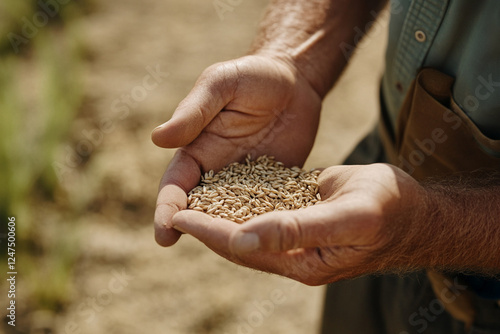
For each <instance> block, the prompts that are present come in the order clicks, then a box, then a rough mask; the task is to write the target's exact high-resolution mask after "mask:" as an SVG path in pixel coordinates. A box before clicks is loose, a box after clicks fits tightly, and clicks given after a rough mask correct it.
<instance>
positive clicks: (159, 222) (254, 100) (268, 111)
mask: <svg viewBox="0 0 500 334" xmlns="http://www.w3.org/2000/svg"><path fill="white" fill-rule="evenodd" d="M290 64H291V63H289V62H288V61H286V60H283V59H278V58H275V57H271V56H263V55H252V56H246V57H243V58H239V59H236V60H232V61H228V62H224V63H220V64H215V65H213V66H211V67H209V68H208V69H207V70H205V71H204V72H203V74H202V75H201V76H200V78H199V79H198V81H197V82H196V84H195V86H194V88H193V89H192V90H191V92H190V93H189V95H188V96H187V97H186V98H185V99H184V100H183V101H182V102H181V103H180V104H179V106H178V108H177V109H176V111H175V112H174V114H173V116H172V118H171V119H170V120H169V121H168V122H166V123H165V124H163V125H161V126H160V127H158V128H156V129H155V130H154V131H153V134H152V139H153V142H154V143H155V144H156V145H158V146H161V147H166V148H174V147H182V148H181V149H180V150H178V151H177V152H176V155H175V156H174V158H173V159H172V162H171V163H170V165H169V167H168V168H167V171H166V172H165V174H164V176H163V179H162V181H161V183H160V190H159V194H158V201H157V209H156V213H155V236H156V240H157V242H158V243H159V244H160V245H163V246H169V245H172V244H174V243H175V242H176V241H177V240H178V238H179V237H180V233H179V232H178V231H176V230H174V229H172V226H171V220H172V217H173V215H174V214H175V213H176V212H178V211H180V210H183V209H185V208H186V204H187V196H186V193H187V192H188V191H189V190H191V189H192V188H194V187H195V186H196V185H197V184H198V183H199V180H200V176H201V173H204V172H207V171H209V170H211V169H214V170H219V169H221V168H222V167H224V166H225V165H227V164H228V163H230V162H234V161H242V160H243V158H244V157H245V156H246V155H247V154H248V153H250V154H251V155H252V156H253V157H257V156H259V155H262V154H268V155H274V156H275V157H276V159H277V160H278V161H281V162H283V163H285V164H286V165H302V164H303V163H304V161H305V159H306V157H307V155H308V154H309V152H310V150H311V148H312V145H313V142H314V137H315V135H316V131H317V127H318V121H319V111H320V109H321V98H320V96H319V95H318V93H317V92H316V91H315V90H314V89H313V88H312V87H311V85H310V84H309V82H308V81H307V80H306V79H304V77H303V76H301V75H300V73H299V72H298V71H297V70H296V69H295V68H294V67H293V66H292V65H290Z"/></svg>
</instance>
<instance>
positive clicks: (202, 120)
mask: <svg viewBox="0 0 500 334" xmlns="http://www.w3.org/2000/svg"><path fill="white" fill-rule="evenodd" d="M228 72H229V71H220V70H218V69H217V68H213V67H212V68H210V67H209V68H208V69H207V70H205V72H204V73H203V74H202V75H201V76H200V78H199V79H198V81H197V82H196V84H195V86H194V87H193V89H192V90H191V92H190V93H189V94H188V95H187V96H186V98H184V100H182V101H181V103H180V104H179V106H178V107H177V109H176V110H175V112H174V114H173V115H172V118H171V119H170V120H169V121H168V122H166V123H164V124H162V125H160V126H158V127H157V128H156V129H154V130H153V133H152V134H151V139H152V141H153V143H155V145H157V146H160V147H164V148H176V147H181V146H186V145H188V144H189V143H191V142H192V141H193V140H195V139H196V137H198V135H199V134H200V133H201V132H202V130H203V129H204V128H205V127H206V126H207V125H208V124H209V123H210V122H211V121H212V119H214V117H215V116H217V114H218V113H219V112H220V111H221V110H222V109H223V108H224V107H225V106H226V105H227V104H228V103H229V102H230V101H231V100H232V98H233V93H234V87H235V86H234V85H235V84H236V80H235V79H236V78H233V76H232V75H231V73H228Z"/></svg>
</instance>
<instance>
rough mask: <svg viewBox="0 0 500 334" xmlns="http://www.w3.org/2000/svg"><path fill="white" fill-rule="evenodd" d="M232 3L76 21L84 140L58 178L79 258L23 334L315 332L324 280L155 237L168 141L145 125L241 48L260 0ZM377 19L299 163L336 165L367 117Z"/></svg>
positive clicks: (154, 3) (176, 3) (98, 9)
mask: <svg viewBox="0 0 500 334" xmlns="http://www.w3.org/2000/svg"><path fill="white" fill-rule="evenodd" d="M227 3H231V1H228V2H227ZM232 3H237V2H236V1H233V2H232ZM239 3H240V4H239V5H235V6H234V5H231V8H232V11H228V12H226V13H225V14H224V15H223V16H222V17H220V16H219V15H218V14H217V11H216V10H215V8H214V5H213V2H211V1H204V2H203V1H201V2H200V1H195V0H182V1H181V0H171V1H158V0H143V1H133V0H122V1H119V2H117V1H101V2H97V1H96V2H95V5H94V7H93V10H92V12H91V13H89V15H88V16H86V17H85V18H84V19H83V20H82V21H81V22H80V23H79V24H80V26H81V35H82V38H83V40H84V46H85V52H86V72H85V101H84V106H83V108H82V110H81V112H80V114H79V115H78V118H77V120H76V121H75V122H74V124H73V127H72V129H71V132H72V134H73V135H72V138H71V141H70V146H72V147H76V146H77V145H78V144H79V143H80V142H81V140H83V138H85V136H86V135H85V134H87V135H89V134H90V135H89V136H90V138H94V142H93V144H94V146H93V148H92V154H91V155H90V157H89V158H88V159H86V161H85V162H84V163H82V165H81V166H79V167H78V168H76V169H75V170H74V171H73V172H72V173H71V175H69V176H68V178H67V179H66V180H65V182H64V184H63V187H64V188H65V189H66V191H67V193H68V194H69V196H70V201H74V202H75V203H77V204H79V205H80V206H81V208H82V209H81V215H79V216H78V217H76V218H75V221H74V222H72V223H74V224H75V226H77V228H78V231H79V236H80V240H81V248H82V250H83V255H82V256H81V257H80V258H79V259H78V261H77V263H75V266H74V272H73V275H74V281H73V293H72V296H71V303H70V305H69V307H68V308H66V309H65V310H63V311H62V312H61V313H60V314H57V315H53V314H46V313H44V312H43V311H39V312H35V313H33V314H32V315H31V317H30V321H31V322H30V328H31V330H32V332H33V333H41V332H42V331H41V330H42V329H43V328H53V329H54V332H56V333H82V334H83V333H92V334H101V333H103V334H104V333H106V334H113V333H120V334H128V333H134V334H135V333H151V334H153V333H168V334H186V333H200V334H203V333H223V334H225V333H235V334H236V333H289V334H310V333H313V332H315V330H316V329H317V328H318V325H319V319H320V315H321V308H322V295H323V291H324V288H323V287H307V286H304V285H301V284H299V283H295V282H293V281H290V280H287V279H283V278H280V277H276V276H272V275H268V274H264V273H260V272H256V271H252V270H249V269H246V268H241V267H238V266H236V265H234V264H232V263H229V262H227V261H226V260H224V259H221V258H220V257H218V256H216V255H215V254H213V253H212V252H211V251H210V250H208V249H207V248H205V247H204V246H203V245H202V244H200V243H199V242H197V241H196V240H194V239H193V238H191V237H189V236H183V237H182V238H181V240H180V241H179V243H178V244H176V245H175V246H174V247H171V248H161V247H160V246H158V245H156V243H155V241H154V238H153V228H152V220H153V211H154V203H155V196H156V191H157V185H158V182H159V179H160V177H161V175H162V172H163V170H164V168H165V166H166V165H167V163H168V161H169V159H170V158H171V157H172V154H173V152H174V151H173V150H164V149H160V148H157V147H155V146H154V145H153V144H152V143H151V141H150V132H151V130H152V129H153V128H154V127H156V126H157V125H159V124H160V123H163V122H164V121H166V120H167V119H168V118H169V117H170V115H171V113H172V112H173V110H174V109H175V107H176V105H177V103H178V102H179V101H180V100H181V99H182V98H183V97H184V96H185V95H186V94H187V92H188V91H189V89H190V88H191V87H192V85H193V83H194V81H195V80H196V78H197V76H198V75H199V73H200V72H201V71H202V70H203V69H204V68H205V67H207V66H208V65H210V64H212V63H214V62H217V61H221V60H227V59H230V58H233V57H237V56H239V55H242V54H243V53H244V52H245V51H246V50H247V48H248V46H249V44H250V41H251V39H252V37H253V35H254V33H255V30H256V26H257V23H258V20H259V18H260V17H261V15H262V11H263V9H264V7H265V5H266V4H267V1H263V0H255V1H241V2H239ZM379 24H380V26H379V28H378V29H376V30H374V33H373V34H372V35H370V36H368V37H367V38H366V40H365V42H364V43H363V47H362V48H361V49H360V51H359V54H358V55H356V56H355V58H354V59H353V61H352V64H351V66H350V67H349V69H348V70H347V72H346V73H345V74H344V76H343V77H342V79H341V80H340V82H339V83H338V85H337V87H336V88H335V89H334V91H333V92H332V93H331V94H329V95H328V97H327V99H326V101H325V103H324V108H323V114H322V120H321V125H320V130H319V133H318V136H317V140H316V144H315V146H314V149H313V151H312V153H311V155H310V157H309V159H308V160H307V163H306V167H307V168H311V167H326V166H329V165H333V164H338V163H340V162H341V161H342V159H343V158H344V157H345V156H346V154H347V153H348V152H349V151H350V150H351V149H352V147H353V146H354V144H355V143H356V142H357V141H358V140H359V139H360V138H361V137H362V136H363V134H364V133H366V132H367V131H368V130H369V129H370V128H371V127H372V126H373V125H374V122H375V119H376V111H377V89H378V87H377V83H378V80H379V78H380V75H381V70H382V56H383V48H384V45H385V25H386V22H385V21H384V22H381V23H379ZM152 68H156V69H157V68H159V69H160V70H161V72H162V73H163V74H162V75H161V76H159V77H157V83H158V85H157V87H155V88H154V89H151V90H144V89H142V90H141V88H137V87H141V86H143V79H144V77H145V76H146V75H148V73H149V71H151V69H152ZM166 73H168V75H167V74H166ZM140 92H146V94H145V96H143V95H140V94H139V93H140ZM134 94H135V96H136V99H135V100H132V101H130V100H128V101H127V98H126V95H134ZM104 120H107V122H108V123H106V124H107V126H108V127H104V126H103V124H104V123H103V122H102V121H104ZM92 136H94V137H92ZM62 157H63V156H62Z"/></svg>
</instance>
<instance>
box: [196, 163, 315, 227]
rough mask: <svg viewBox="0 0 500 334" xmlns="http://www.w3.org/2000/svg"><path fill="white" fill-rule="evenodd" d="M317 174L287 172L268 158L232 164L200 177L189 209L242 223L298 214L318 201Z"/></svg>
mask: <svg viewBox="0 0 500 334" xmlns="http://www.w3.org/2000/svg"><path fill="white" fill-rule="evenodd" d="M319 173H320V172H319V171H318V170H312V171H310V172H307V171H305V170H303V169H301V168H299V167H292V168H287V167H285V166H284V165H283V163H281V162H277V161H275V159H274V157H271V156H266V155H263V156H260V157H258V158H257V159H256V160H252V159H251V157H250V156H247V158H246V159H245V163H238V162H234V163H232V164H229V165H228V166H226V167H224V168H223V169H222V170H221V171H219V172H218V173H214V171H213V170H211V171H209V172H207V173H205V175H203V176H202V177H201V181H200V184H199V185H198V186H197V187H195V188H194V189H193V190H191V191H190V192H189V194H188V208H189V209H192V210H196V211H201V212H205V213H207V214H209V215H211V216H212V217H220V218H226V219H229V220H232V221H234V222H236V223H243V222H245V221H247V220H248V219H250V218H252V217H255V216H257V215H261V214H263V213H266V212H271V211H274V210H297V209H302V208H305V207H309V206H311V205H314V204H316V203H318V202H319V201H321V196H320V194H319V192H318V190H319V186H318V181H317V180H318V175H319Z"/></svg>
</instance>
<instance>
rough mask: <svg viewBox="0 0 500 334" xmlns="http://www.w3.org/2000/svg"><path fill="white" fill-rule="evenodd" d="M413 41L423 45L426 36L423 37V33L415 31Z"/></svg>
mask: <svg viewBox="0 0 500 334" xmlns="http://www.w3.org/2000/svg"><path fill="white" fill-rule="evenodd" d="M415 39H416V40H417V41H418V42H420V43H423V42H425V40H426V39H427V36H425V32H423V31H422V30H417V31H415Z"/></svg>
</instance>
